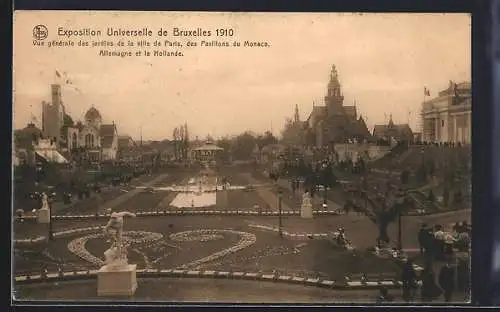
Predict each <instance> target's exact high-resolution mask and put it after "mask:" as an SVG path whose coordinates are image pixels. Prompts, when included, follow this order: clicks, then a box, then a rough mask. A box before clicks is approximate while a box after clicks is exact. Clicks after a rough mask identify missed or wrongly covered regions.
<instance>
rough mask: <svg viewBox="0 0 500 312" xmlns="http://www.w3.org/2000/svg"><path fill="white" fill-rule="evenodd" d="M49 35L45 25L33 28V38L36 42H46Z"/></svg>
mask: <svg viewBox="0 0 500 312" xmlns="http://www.w3.org/2000/svg"><path fill="white" fill-rule="evenodd" d="M48 35H49V30H48V29H47V27H46V26H45V25H36V26H35V27H33V38H34V39H35V40H44V39H45V38H47V36H48Z"/></svg>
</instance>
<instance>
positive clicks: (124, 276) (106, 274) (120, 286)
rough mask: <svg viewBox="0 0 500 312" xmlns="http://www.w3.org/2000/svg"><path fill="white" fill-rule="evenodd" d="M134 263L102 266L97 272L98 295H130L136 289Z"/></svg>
mask: <svg viewBox="0 0 500 312" xmlns="http://www.w3.org/2000/svg"><path fill="white" fill-rule="evenodd" d="M136 268H137V265H135V264H127V265H123V266H119V267H111V266H109V265H105V266H103V267H102V268H101V269H100V270H99V271H98V272H97V295H98V296H132V295H133V294H134V293H135V291H136V289H137V277H136Z"/></svg>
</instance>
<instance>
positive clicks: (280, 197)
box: [278, 188, 283, 237]
mask: <svg viewBox="0 0 500 312" xmlns="http://www.w3.org/2000/svg"><path fill="white" fill-rule="evenodd" d="M282 200H283V191H282V190H281V188H278V229H279V234H280V236H281V237H283V230H282V228H283V220H282V218H281V215H282V214H281V201H282Z"/></svg>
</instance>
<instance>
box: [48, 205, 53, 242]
mask: <svg viewBox="0 0 500 312" xmlns="http://www.w3.org/2000/svg"><path fill="white" fill-rule="evenodd" d="M48 202H49V238H48V240H49V241H52V239H53V238H54V231H53V228H52V220H53V219H52V200H51V199H48Z"/></svg>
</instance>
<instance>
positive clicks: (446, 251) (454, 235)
mask: <svg viewBox="0 0 500 312" xmlns="http://www.w3.org/2000/svg"><path fill="white" fill-rule="evenodd" d="M470 234H471V227H470V225H469V224H468V223H467V221H464V222H461V223H460V222H457V223H456V224H455V225H454V226H453V228H452V231H451V232H449V231H445V230H444V228H443V226H442V225H439V224H437V225H435V226H434V227H430V226H428V225H427V224H426V223H423V224H422V226H421V228H420V231H419V233H418V242H419V244H420V253H421V255H422V256H424V257H425V259H430V260H449V259H450V258H451V257H452V256H453V253H454V250H457V251H459V252H467V251H468V250H469V246H470Z"/></svg>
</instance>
